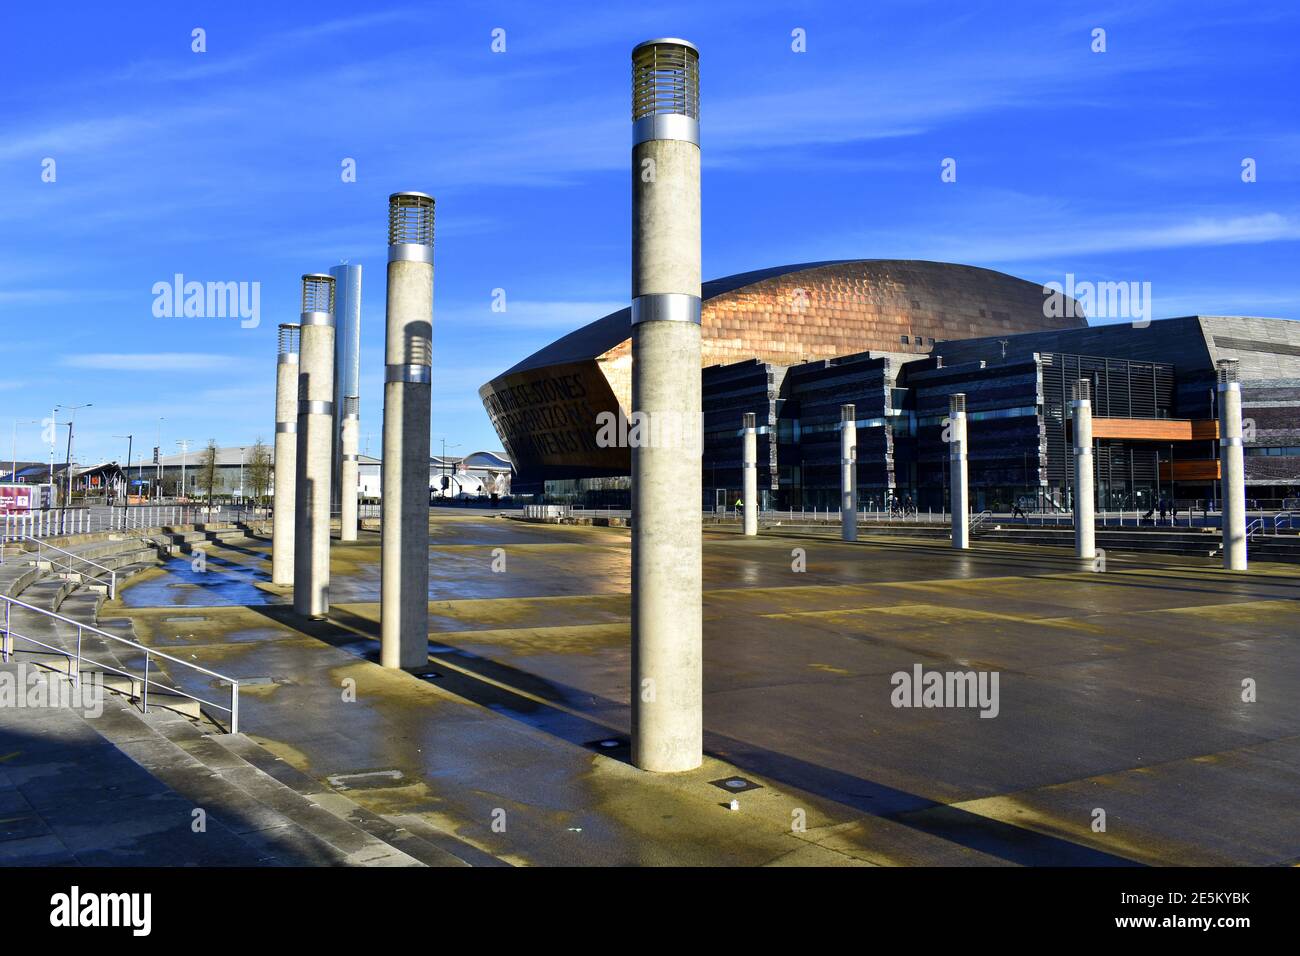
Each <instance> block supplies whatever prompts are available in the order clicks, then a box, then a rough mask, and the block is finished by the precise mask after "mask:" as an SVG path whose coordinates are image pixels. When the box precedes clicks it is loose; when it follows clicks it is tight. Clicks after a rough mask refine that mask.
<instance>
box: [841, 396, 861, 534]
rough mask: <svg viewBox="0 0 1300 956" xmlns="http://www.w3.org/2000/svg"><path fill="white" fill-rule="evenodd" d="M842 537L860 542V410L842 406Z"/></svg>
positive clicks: (854, 407) (850, 406)
mask: <svg viewBox="0 0 1300 956" xmlns="http://www.w3.org/2000/svg"><path fill="white" fill-rule="evenodd" d="M840 537H842V538H843V539H844V540H845V541H857V540H858V410H857V407H856V406H854V405H841V406H840Z"/></svg>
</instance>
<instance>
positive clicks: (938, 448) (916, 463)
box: [479, 260, 1300, 510]
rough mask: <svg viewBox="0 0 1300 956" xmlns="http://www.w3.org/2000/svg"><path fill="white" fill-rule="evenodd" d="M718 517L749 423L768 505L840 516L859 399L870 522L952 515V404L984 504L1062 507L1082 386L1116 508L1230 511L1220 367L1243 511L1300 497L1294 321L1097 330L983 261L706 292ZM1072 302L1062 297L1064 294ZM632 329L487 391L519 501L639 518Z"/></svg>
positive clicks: (569, 340)
mask: <svg viewBox="0 0 1300 956" xmlns="http://www.w3.org/2000/svg"><path fill="white" fill-rule="evenodd" d="M703 293H704V303H703V310H702V311H703V333H704V337H703V356H704V362H705V367H704V368H703V369H702V370H701V375H702V386H703V422H702V428H703V441H702V446H703V449H702V461H701V465H702V468H703V485H704V501H703V502H701V504H702V505H703V507H705V508H713V507H715V506H717V505H720V504H722V503H724V502H727V501H734V500H735V499H736V497H737V493H738V492H739V489H740V488H741V486H742V479H741V462H740V454H741V417H742V415H744V414H745V413H746V412H753V413H754V414H755V415H756V417H757V421H758V459H759V488H760V496H761V498H762V501H763V504H764V506H766V507H780V508H790V507H793V508H800V507H806V508H814V507H815V508H828V507H829V508H836V507H838V506H839V480H840V479H839V458H840V443H839V433H838V429H839V422H840V406H841V405H843V404H849V403H852V404H854V405H856V411H857V417H858V421H857V426H858V466H857V467H858V486H859V493H860V498H861V501H862V503H863V505H864V506H865V507H873V506H874V507H883V506H884V505H885V503H886V502H888V501H889V500H890V499H892V498H895V497H897V498H899V499H900V500H902V499H906V498H911V499H912V501H913V503H914V504H916V505H917V506H918V507H920V508H926V507H932V508H934V509H936V510H937V509H939V508H941V507H944V506H945V502H946V500H947V482H948V457H947V456H948V449H947V446H946V444H945V443H944V442H943V439H942V435H943V427H944V419H945V417H946V416H947V414H948V397H949V396H950V395H952V394H953V393H956V392H964V393H965V394H966V396H967V397H966V407H967V420H968V423H969V424H968V437H969V445H970V485H971V500H972V504H973V505H974V506H975V507H977V508H979V509H984V508H994V507H998V506H1002V507H1009V506H1010V505H1011V504H1013V503H1016V502H1020V503H1022V504H1024V505H1025V506H1027V507H1039V508H1044V509H1049V510H1050V509H1057V508H1066V507H1068V506H1069V501H1070V499H1071V495H1072V494H1073V489H1072V488H1071V487H1070V483H1071V471H1072V468H1071V460H1070V443H1071V441H1072V438H1071V429H1070V402H1069V394H1070V383H1071V381H1072V380H1074V379H1077V378H1080V377H1085V378H1088V379H1090V380H1091V382H1092V391H1093V396H1094V397H1093V414H1094V416H1095V421H1094V439H1095V442H1096V447H1095V449H1094V454H1095V468H1094V473H1095V476H1096V487H1095V488H1094V494H1095V495H1096V496H1097V500H1098V504H1099V505H1100V506H1101V507H1104V508H1128V509H1133V508H1140V509H1143V510H1145V509H1149V508H1150V507H1152V505H1154V504H1156V503H1158V501H1159V500H1160V499H1161V498H1176V499H1178V500H1182V501H1187V500H1193V501H1196V500H1200V501H1205V502H1208V501H1214V500H1217V498H1218V495H1219V489H1218V481H1219V463H1218V460H1217V456H1218V433H1217V424H1216V423H1215V421H1214V419H1215V416H1216V415H1217V411H1216V406H1215V400H1216V392H1215V362H1216V361H1217V360H1219V359H1223V358H1228V359H1236V360H1238V361H1239V362H1240V374H1241V379H1242V389H1243V399H1244V413H1245V417H1246V420H1247V436H1246V482H1247V495H1248V497H1250V498H1252V499H1259V500H1261V501H1285V500H1286V499H1288V498H1292V497H1294V496H1295V495H1296V493H1297V491H1300V323H1296V322H1292V321H1289V320H1285V319H1262V318H1244V317H1213V316H1192V317H1186V318H1179V319H1165V320H1161V321H1155V322H1139V323H1136V324H1133V323H1124V324H1113V325H1097V326H1089V325H1088V324H1087V322H1086V320H1085V319H1083V318H1082V317H1081V316H1082V311H1081V310H1080V309H1079V308H1078V306H1077V304H1075V306H1074V307H1073V308H1070V307H1068V302H1069V301H1070V300H1066V303H1067V307H1065V308H1062V307H1061V302H1060V300H1059V298H1058V299H1057V301H1056V302H1055V305H1056V308H1048V307H1047V305H1048V302H1047V300H1048V295H1047V290H1045V289H1044V287H1042V286H1039V285H1037V284H1034V283H1030V282H1026V281H1024V280H1021V279H1016V278H1014V277H1012V276H1007V275H1003V274H1001V273H997V272H992V271H990V270H987V269H977V268H973V267H970V266H960V265H950V264H945V263H936V262H912V261H896V260H858V261H847V262H833V263H814V264H812V265H806V266H787V267H783V268H779V269H771V270H766V271H763V272H755V273H745V274H743V275H738V276H732V277H729V278H727V279H721V280H717V281H714V282H706V283H705V284H704V287H703ZM1058 296H1059V293H1058ZM629 318H630V313H629V310H627V309H624V310H622V311H620V312H615V313H612V314H610V315H607V316H605V317H604V318H602V319H598V320H597V321H595V322H593V323H591V324H589V325H587V326H584V327H583V328H581V329H578V330H577V331H575V332H572V333H570V334H569V335H566V336H563V337H562V338H560V339H558V340H556V341H555V342H553V343H552V344H551V345H548V346H547V347H545V348H543V349H541V350H540V351H538V352H536V353H535V354H533V355H531V356H529V357H528V358H526V359H524V360H523V361H522V362H519V363H518V364H517V365H515V366H513V367H512V368H510V369H509V370H507V371H506V372H503V373H502V374H501V375H499V376H497V377H496V378H494V379H493V380H492V381H490V382H488V383H487V384H485V385H484V386H483V387H482V388H480V389H479V395H480V397H481V398H482V400H483V404H484V407H485V408H486V409H487V412H488V415H489V417H490V418H491V419H492V423H493V425H494V427H495V428H496V430H497V433H498V435H500V437H501V440H502V442H503V443H504V444H505V446H506V448H507V451H508V453H509V454H510V456H511V459H512V460H513V461H514V463H515V467H516V469H517V471H518V474H517V475H516V476H515V484H514V490H515V494H516V496H523V495H539V496H540V495H544V496H546V497H548V498H550V499H553V500H565V501H570V502H574V503H586V504H590V505H611V506H621V507H627V506H628V504H629V502H630V478H629V477H628V476H629V474H630V471H631V454H630V450H629V448H628V447H626V445H620V446H616V447H610V446H607V445H605V444H603V443H601V442H600V441H599V440H598V434H599V429H598V420H599V419H598V416H601V415H602V414H603V413H614V414H620V413H621V414H622V415H623V416H626V415H627V414H628V413H629V412H630V411H631V407H630V406H631V353H630V334H631V329H630V325H629Z"/></svg>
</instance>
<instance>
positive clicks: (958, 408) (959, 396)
mask: <svg viewBox="0 0 1300 956" xmlns="http://www.w3.org/2000/svg"><path fill="white" fill-rule="evenodd" d="M948 413H949V414H951V415H958V414H961V415H965V414H966V393H965V392H954V393H953V394H952V395H949V396H948Z"/></svg>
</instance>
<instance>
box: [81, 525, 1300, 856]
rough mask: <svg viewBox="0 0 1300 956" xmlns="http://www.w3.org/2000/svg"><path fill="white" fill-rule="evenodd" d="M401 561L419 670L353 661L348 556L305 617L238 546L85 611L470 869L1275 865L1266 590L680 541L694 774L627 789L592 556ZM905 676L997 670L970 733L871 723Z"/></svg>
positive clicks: (1290, 586)
mask: <svg viewBox="0 0 1300 956" xmlns="http://www.w3.org/2000/svg"><path fill="white" fill-rule="evenodd" d="M429 560H430V569H431V578H430V585H429V610H430V635H429V641H430V644H429V662H430V673H427V674H424V675H421V676H413V675H410V674H406V673H401V672H394V671H387V670H384V669H382V668H380V667H379V666H378V664H377V663H376V662H377V660H378V650H379V644H378V633H379V631H378V613H379V612H378V603H377V602H378V596H379V550H378V535H376V534H374V533H370V532H363V533H362V535H361V540H360V541H359V542H357V543H355V544H339V543H337V542H336V543H335V544H334V547H333V551H332V575H333V578H332V584H331V605H332V607H331V612H330V616H329V619H328V620H327V621H323V622H306V621H304V620H303V619H302V618H299V617H297V616H296V615H294V613H293V611H292V606H291V604H290V595H289V594H288V593H287V591H288V589H286V588H279V587H275V586H272V585H270V584H269V583H268V582H269V563H270V562H269V544H268V543H267V542H266V541H264V540H260V539H257V538H249V539H244V540H243V541H242V542H232V543H228V544H226V545H218V546H214V547H213V548H211V549H210V550H209V551H208V556H207V560H206V570H204V571H201V572H198V571H195V570H193V568H192V565H191V563H190V561H189V560H185V559H181V558H178V559H177V560H175V561H174V562H172V564H171V565H170V566H169V567H167V568H164V569H160V570H156V571H150V572H146V573H145V574H142V575H139V576H137V577H136V578H135V579H133V581H132V583H131V584H129V585H128V586H127V587H126V588H125V589H124V590H123V592H122V594H121V596H120V599H119V600H118V601H117V602H114V603H111V604H109V605H106V606H105V608H104V610H103V612H102V614H101V618H103V619H107V620H129V621H130V622H131V623H132V625H133V626H134V629H135V632H136V635H137V637H138V639H140V640H142V641H143V642H144V643H146V644H150V645H154V646H158V647H161V648H164V649H167V650H168V651H169V652H171V653H173V654H181V653H184V654H185V655H193V658H194V659H195V660H197V661H202V662H203V663H204V664H205V665H206V666H208V667H211V668H214V669H216V670H219V671H221V672H223V673H230V674H233V675H234V676H236V677H239V678H240V679H241V680H243V681H246V682H247V684H246V686H245V693H244V695H243V716H242V718H241V720H242V729H243V730H244V731H245V732H246V733H247V734H248V735H249V736H250V737H252V738H253V739H254V740H256V741H258V742H259V743H261V744H262V745H263V746H264V747H265V748H267V749H268V750H269V751H271V752H272V753H274V754H275V755H277V756H279V757H281V758H282V759H283V761H284V762H285V763H286V764H288V765H291V766H292V767H293V768H294V769H295V770H296V771H299V772H301V773H302V774H305V775H307V776H309V777H312V778H314V779H316V780H318V781H320V782H321V783H322V784H323V785H327V786H329V787H330V788H332V789H334V790H337V791H338V792H340V793H343V794H345V795H346V796H347V797H348V798H349V799H350V800H353V801H355V802H356V803H357V804H359V805H361V806H363V807H365V808H366V809H367V810H368V811H372V812H373V813H375V814H378V815H381V816H382V817H384V818H385V819H387V820H390V821H393V822H395V823H397V824H399V825H401V824H402V823H403V821H405V822H407V823H409V824H411V825H412V826H415V825H417V824H419V825H422V826H426V827H436V828H438V829H439V830H441V831H443V832H446V833H448V834H452V835H454V836H455V838H456V839H458V840H460V841H463V842H464V844H465V845H466V846H469V847H473V848H474V849H475V850H476V851H481V853H482V854H483V856H482V858H481V859H478V860H475V861H474V862H485V861H487V860H489V859H490V860H493V861H500V862H504V863H510V864H562V863H582V864H668V863H682V864H705V863H709V864H795V865H798V864H814V865H828V864H843V865H861V864H877V865H907V864H976V865H1007V864H1012V865H1014V864H1025V865H1035V864H1055V865H1132V864H1138V865H1140V864H1182V865H1185V864H1286V863H1296V862H1300V807H1297V805H1296V803H1295V800H1294V794H1295V793H1296V792H1297V791H1298V790H1300V715H1297V712H1296V708H1295V707H1294V706H1293V702H1294V700H1295V697H1296V693H1297V689H1298V688H1300V653H1298V652H1297V642H1300V629H1298V628H1297V627H1296V612H1297V599H1298V598H1300V577H1298V576H1297V575H1296V573H1295V567H1294V566H1284V565H1267V564H1255V565H1253V566H1252V569H1251V571H1250V572H1249V573H1245V574H1241V573H1233V572H1228V571H1224V570H1222V569H1221V568H1220V567H1217V566H1216V563H1215V562H1211V561H1209V560H1201V561H1197V560H1194V559H1171V558H1158V557H1152V556H1124V555H1114V554H1112V555H1108V562H1107V568H1106V571H1105V572H1104V573H1095V572H1092V571H1090V570H1086V569H1082V568H1081V567H1080V566H1079V565H1078V563H1077V562H1076V561H1074V559H1073V558H1071V557H1069V556H1068V553H1067V552H1063V551H1060V550H1053V549H1043V548H1032V547H1021V546H1009V545H988V544H983V545H981V544H977V545H976V546H975V548H974V549H973V550H971V551H968V552H964V553H955V552H954V551H953V550H952V549H951V548H949V547H948V546H947V545H946V543H944V542H942V541H937V540H933V539H928V540H908V539H903V538H883V537H868V538H866V539H865V540H863V541H860V542H858V543H855V544H845V543H841V542H839V541H838V540H834V539H832V538H830V537H825V536H817V535H814V534H801V533H795V532H793V531H783V529H781V528H776V529H773V530H771V531H768V532H765V533H764V534H763V535H762V536H760V537H759V538H757V539H745V538H743V537H741V536H739V535H737V534H735V533H734V531H731V530H727V529H718V530H708V531H706V533H705V541H704V586H705V594H704V653H705V699H704V719H705V747H706V760H705V764H704V766H703V767H702V768H701V769H700V770H698V771H694V772H690V773H685V774H679V775H653V774H646V773H643V772H641V771H638V770H636V769H634V768H633V767H632V766H631V765H630V764H629V763H628V748H627V746H626V739H627V734H628V731H629V726H628V723H629V713H630V712H629V708H628V699H629V694H630V687H629V673H630V660H629V654H630V634H629V624H628V620H629V603H630V599H629V596H628V593H627V582H628V575H629V564H630V537H629V535H628V532H627V531H626V530H625V529H618V528H593V527H576V526H559V525H542V524H530V523H525V522H522V521H518V520H512V519H509V518H505V517H498V516H496V515H493V514H490V513H486V514H485V513H481V512H479V513H475V512H465V513H462V512H458V511H455V510H451V509H435V511H434V512H433V515H432V517H431V549H430V556H429ZM494 567H495V570H494ZM918 666H919V667H920V668H921V669H922V671H923V672H930V671H939V672H945V673H947V672H979V673H986V674H992V673H996V675H997V678H998V683H997V689H998V698H997V702H996V716H992V715H990V716H989V717H987V718H986V717H981V716H980V710H979V709H978V708H976V707H970V706H967V707H898V706H895V702H897V697H896V696H895V694H894V691H895V682H894V680H893V675H895V674H898V673H900V672H902V673H907V674H912V673H914V669H915V668H917V667H918ZM176 676H177V677H178V678H180V679H182V680H184V679H186V678H184V677H183V675H176ZM1243 682H1248V683H1249V682H1253V686H1254V688H1255V694H1254V698H1255V699H1254V700H1251V701H1248V700H1245V699H1243V697H1249V696H1251V695H1250V694H1248V693H1247V694H1244V693H1243V687H1244V686H1245V685H1244V684H1243ZM737 778H739V779H740V781H742V782H740V783H736V782H735V781H736V780H737ZM728 780H731V781H733V783H732V784H731V785H730V786H728V784H727V781H728ZM733 798H734V799H735V800H736V801H738V803H737V808H736V809H731V808H730V804H731V801H732V799H733ZM1103 819H1104V830H1103V829H1101V828H1100V826H1099V825H1098V821H1099V820H1103Z"/></svg>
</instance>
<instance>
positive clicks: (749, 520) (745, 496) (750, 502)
mask: <svg viewBox="0 0 1300 956" xmlns="http://www.w3.org/2000/svg"><path fill="white" fill-rule="evenodd" d="M756 418H757V416H756V415H755V414H754V413H753V412H746V413H745V417H744V456H743V457H744V460H743V461H742V462H741V471H742V475H741V478H742V479H743V482H742V483H743V484H744V486H745V487H744V489H743V490H742V492H741V501H742V502H743V503H744V516H745V535H746V537H752V536H754V535H756V534H758V430H757V429H756V427H755V420H756Z"/></svg>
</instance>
